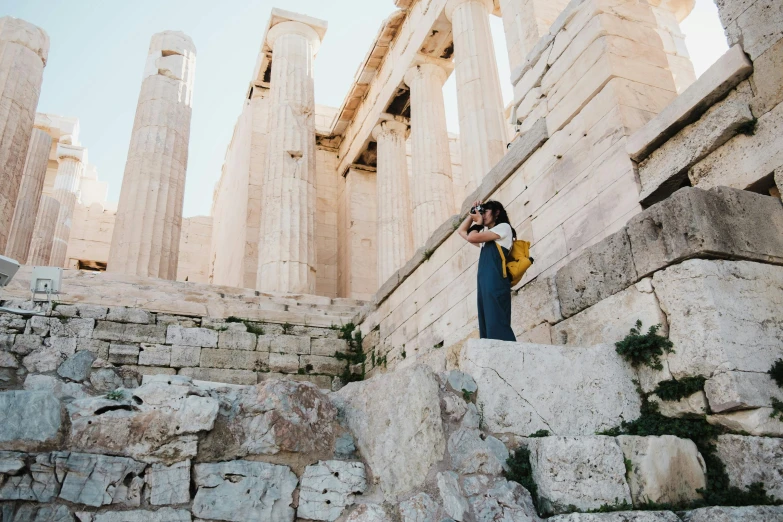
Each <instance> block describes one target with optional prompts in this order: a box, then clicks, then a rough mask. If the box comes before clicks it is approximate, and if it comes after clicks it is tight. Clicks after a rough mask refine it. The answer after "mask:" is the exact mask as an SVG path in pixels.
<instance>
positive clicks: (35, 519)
mask: <svg viewBox="0 0 783 522" xmlns="http://www.w3.org/2000/svg"><path fill="white" fill-rule="evenodd" d="M8 509H9V511H8V519H7V520H9V521H10V520H13V522H73V520H74V519H73V516H72V515H71V512H70V511H68V508H67V507H66V506H63V505H59V506H39V505H31V504H26V505H21V506H19V509H18V510H17V511H16V514H15V515H14V516H13V518H11V513H12V512H13V510H14V506H13V505H9V506H8ZM4 520H5V519H4Z"/></svg>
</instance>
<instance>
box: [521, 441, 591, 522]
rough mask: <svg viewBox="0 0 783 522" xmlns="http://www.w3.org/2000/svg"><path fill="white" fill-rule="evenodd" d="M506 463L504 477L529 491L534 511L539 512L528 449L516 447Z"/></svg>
mask: <svg viewBox="0 0 783 522" xmlns="http://www.w3.org/2000/svg"><path fill="white" fill-rule="evenodd" d="M506 464H507V465H508V471H506V478H507V479H508V480H511V481H513V482H516V483H518V484H519V485H521V486H522V487H523V488H525V489H526V490H528V491H529V492H530V496H531V497H533V505H534V506H535V507H536V511H539V513H540V509H539V507H538V486H537V485H536V482H535V480H533V466H532V465H531V464H530V450H529V449H527V448H525V447H522V446H520V447H518V448H517V449H515V450H514V452H513V453H511V455H509V457H508V458H507V459H506ZM574 511H576V510H574Z"/></svg>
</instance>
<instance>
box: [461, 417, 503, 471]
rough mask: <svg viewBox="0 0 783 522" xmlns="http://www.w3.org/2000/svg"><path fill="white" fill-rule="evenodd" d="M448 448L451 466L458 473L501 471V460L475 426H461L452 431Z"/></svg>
mask: <svg viewBox="0 0 783 522" xmlns="http://www.w3.org/2000/svg"><path fill="white" fill-rule="evenodd" d="M448 450H449V455H451V464H452V467H453V468H454V469H455V470H456V471H458V472H459V473H462V474H465V475H468V474H472V473H481V474H485V475H497V474H499V473H500V472H501V471H503V461H501V460H500V459H499V458H498V457H497V455H496V454H495V453H494V452H493V451H492V448H491V447H490V445H489V444H487V443H486V441H485V440H483V439H482V433H481V432H480V431H479V430H478V429H476V428H461V429H458V430H457V431H455V432H454V433H452V434H451V436H450V437H449V443H448Z"/></svg>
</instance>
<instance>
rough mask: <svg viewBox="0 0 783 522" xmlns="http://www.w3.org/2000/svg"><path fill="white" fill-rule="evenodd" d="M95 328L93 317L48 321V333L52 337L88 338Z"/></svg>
mask: <svg viewBox="0 0 783 522" xmlns="http://www.w3.org/2000/svg"><path fill="white" fill-rule="evenodd" d="M94 328H95V319H65V320H61V319H57V318H52V319H51V320H50V321H49V335H51V336H53V337H80V338H82V339H89V338H90V337H92V334H93V331H94Z"/></svg>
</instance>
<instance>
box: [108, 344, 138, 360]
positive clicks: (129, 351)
mask: <svg viewBox="0 0 783 522" xmlns="http://www.w3.org/2000/svg"><path fill="white" fill-rule="evenodd" d="M109 362H110V363H114V364H136V363H138V362H139V346H138V345H136V344H114V343H112V344H110V345H109Z"/></svg>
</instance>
